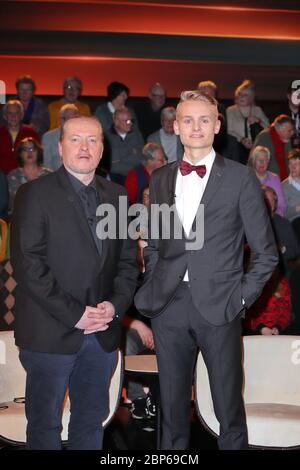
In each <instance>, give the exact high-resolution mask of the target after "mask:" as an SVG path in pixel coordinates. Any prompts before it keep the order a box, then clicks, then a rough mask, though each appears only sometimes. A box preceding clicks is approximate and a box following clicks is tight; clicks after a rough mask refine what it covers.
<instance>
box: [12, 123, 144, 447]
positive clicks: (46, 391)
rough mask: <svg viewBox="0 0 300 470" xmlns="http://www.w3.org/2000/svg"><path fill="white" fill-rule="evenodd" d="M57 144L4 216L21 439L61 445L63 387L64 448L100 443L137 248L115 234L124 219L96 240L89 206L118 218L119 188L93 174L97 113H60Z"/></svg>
mask: <svg viewBox="0 0 300 470" xmlns="http://www.w3.org/2000/svg"><path fill="white" fill-rule="evenodd" d="M59 149H60V155H61V157H62V161H63V166H62V167H61V168H60V169H59V170H57V171H56V172H54V173H52V174H50V175H48V176H46V177H44V178H41V179H40V180H35V181H33V182H31V183H28V184H24V185H23V186H22V187H21V188H20V190H19V191H18V193H17V196H16V200H15V201H16V202H15V207H14V213H13V220H12V234H11V256H12V264H13V268H14V276H15V279H16V281H17V283H18V285H17V290H16V305H15V317H16V319H15V338H16V344H17V345H18V346H19V347H20V360H21V362H22V364H23V366H24V368H25V369H26V372H27V383H26V405H25V409H26V416H27V419H28V426H27V446H28V448H29V449H60V448H61V439H60V433H61V410H62V404H63V400H64V396H65V393H66V390H67V388H69V397H70V401H71V418H70V424H69V439H68V448H69V449H101V448H102V438H103V431H102V426H101V423H102V422H103V421H104V419H105V418H106V416H107V415H108V411H109V397H108V389H109V383H110V378H111V376H112V373H113V371H114V367H115V365H116V359H117V351H116V349H117V347H118V344H119V337H120V318H121V317H122V315H123V314H124V313H125V311H126V310H127V308H128V307H129V305H130V304H131V301H132V298H133V294H134V290H135V286H136V278H137V267H136V246H135V244H134V242H132V241H130V240H128V239H126V236H124V233H125V235H126V230H127V227H126V226H125V227H124V226H123V227H121V225H120V227H117V228H120V232H119V231H118V230H117V236H116V238H115V239H108V238H107V239H105V237H103V236H101V233H100V238H99V233H98V232H99V224H98V217H96V209H97V207H98V206H99V205H100V207H101V205H102V204H111V207H112V208H114V210H115V211H116V215H117V220H119V218H118V215H119V196H124V195H125V194H126V193H125V190H124V189H123V188H122V187H120V186H118V185H116V184H114V183H111V182H108V181H106V180H105V179H103V178H102V177H99V176H95V169H96V168H97V166H98V163H99V161H100V159H101V156H102V151H103V135H102V128H101V125H100V124H99V122H98V120H97V119H96V118H91V117H77V118H73V119H70V120H68V121H67V122H66V123H65V124H64V126H63V132H62V136H61V140H60V144H59ZM97 224H98V226H97ZM123 225H124V224H123ZM125 225H126V218H125ZM96 227H97V233H98V236H97V234H96ZM118 233H121V235H118Z"/></svg>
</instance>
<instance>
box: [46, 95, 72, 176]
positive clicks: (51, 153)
mask: <svg viewBox="0 0 300 470" xmlns="http://www.w3.org/2000/svg"><path fill="white" fill-rule="evenodd" d="M79 115H80V113H79V111H78V108H77V107H76V106H75V104H65V105H64V106H62V107H61V108H60V111H59V119H60V127H57V128H56V129H52V131H48V132H46V134H44V136H43V139H42V145H43V148H44V164H45V166H46V167H47V168H49V169H51V170H53V171H55V170H57V169H58V168H59V167H60V166H61V164H62V161H61V158H60V155H59V150H58V143H59V139H60V133H61V128H62V127H63V125H64V123H65V122H66V121H67V120H68V119H71V118H74V117H77V116H79Z"/></svg>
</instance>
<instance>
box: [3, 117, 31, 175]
mask: <svg viewBox="0 0 300 470" xmlns="http://www.w3.org/2000/svg"><path fill="white" fill-rule="evenodd" d="M25 137H33V138H34V139H35V140H37V141H38V142H40V138H39V136H38V134H37V133H36V132H35V130H34V129H32V127H30V126H26V125H25V124H22V125H21V127H20V130H19V132H18V135H17V137H16V140H15V142H14V143H13V141H12V138H11V135H10V133H9V131H8V129H7V126H6V125H5V124H1V125H0V170H2V171H3V172H4V173H5V174H8V173H9V172H10V171H11V170H14V169H15V168H17V167H18V166H19V164H18V162H17V159H16V152H15V149H16V147H17V145H18V143H19V142H21V140H22V139H25Z"/></svg>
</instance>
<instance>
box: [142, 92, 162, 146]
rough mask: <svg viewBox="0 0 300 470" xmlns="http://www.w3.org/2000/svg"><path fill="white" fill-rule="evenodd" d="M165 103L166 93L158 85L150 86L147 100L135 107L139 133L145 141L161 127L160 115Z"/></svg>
mask: <svg viewBox="0 0 300 470" xmlns="http://www.w3.org/2000/svg"><path fill="white" fill-rule="evenodd" d="M165 103H166V91H165V89H164V87H163V86H162V85H161V84H160V83H154V84H153V85H151V87H150V89H149V94H148V100H147V101H145V102H143V103H140V104H139V105H137V106H136V108H135V110H136V114H137V118H138V123H139V128H140V131H141V133H142V135H143V137H144V139H146V138H147V137H148V135H150V134H153V132H156V131H158V130H159V128H160V127H161V119H160V113H161V110H162V108H163V107H164V106H165Z"/></svg>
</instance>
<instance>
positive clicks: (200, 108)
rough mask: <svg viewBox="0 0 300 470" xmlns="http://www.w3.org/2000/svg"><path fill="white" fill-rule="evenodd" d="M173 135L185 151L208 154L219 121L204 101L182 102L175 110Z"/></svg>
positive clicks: (212, 109) (215, 112) (209, 105)
mask: <svg viewBox="0 0 300 470" xmlns="http://www.w3.org/2000/svg"><path fill="white" fill-rule="evenodd" d="M176 116H177V117H176V120H175V121H174V130H175V134H177V135H179V136H180V140H181V142H182V144H183V145H184V147H185V148H186V149H195V150H196V149H199V150H200V149H201V150H203V151H207V153H209V152H210V150H211V147H212V144H213V141H214V136H215V134H217V133H218V132H219V130H220V125H221V123H220V121H219V120H218V116H217V111H216V110H215V108H214V106H212V105H211V104H210V103H206V102H205V101H184V102H182V103H180V104H179V106H178V108H177V114H176Z"/></svg>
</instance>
